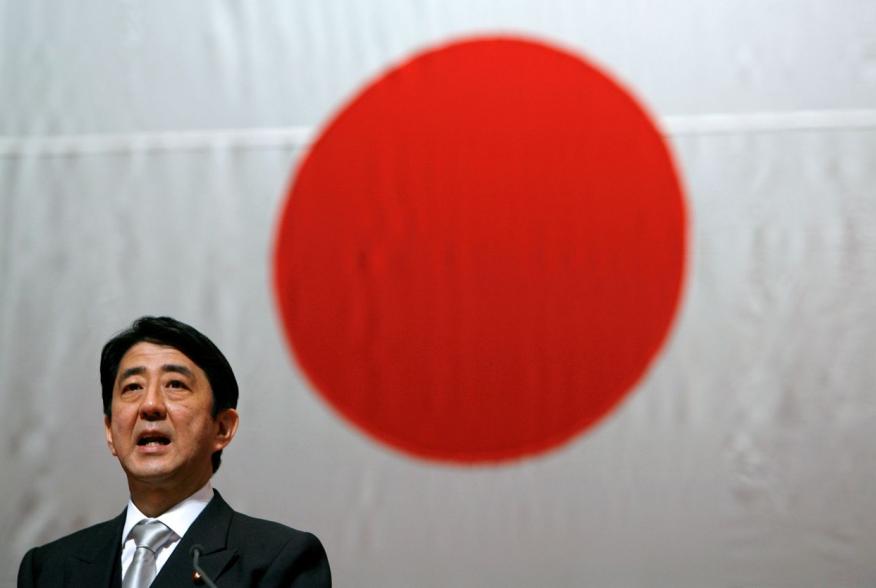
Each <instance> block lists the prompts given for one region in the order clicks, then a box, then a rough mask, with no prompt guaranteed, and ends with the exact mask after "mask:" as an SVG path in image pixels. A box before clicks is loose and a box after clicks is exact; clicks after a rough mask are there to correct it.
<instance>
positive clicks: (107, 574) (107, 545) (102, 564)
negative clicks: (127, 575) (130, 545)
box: [65, 510, 125, 588]
mask: <svg viewBox="0 0 876 588" xmlns="http://www.w3.org/2000/svg"><path fill="white" fill-rule="evenodd" d="M124 526H125V511H124V510H123V511H122V514H120V515H119V516H117V517H116V518H114V519H113V520H111V521H107V522H106V523H105V524H103V525H100V526H99V527H97V528H96V529H95V532H94V535H93V536H92V537H89V541H88V543H83V544H82V545H81V546H79V548H78V549H77V551H76V552H75V553H73V554H72V555H70V557H69V558H67V572H66V577H65V582H66V584H69V585H70V586H97V587H101V586H105V587H107V588H109V587H111V586H113V585H118V584H120V582H121V578H120V577H114V575H115V576H118V575H119V574H120V572H119V565H118V564H119V557H120V555H119V551H120V549H121V545H122V528H123V527H124Z"/></svg>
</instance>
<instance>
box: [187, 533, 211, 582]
mask: <svg viewBox="0 0 876 588" xmlns="http://www.w3.org/2000/svg"><path fill="white" fill-rule="evenodd" d="M202 551H204V546H203V545H200V544H198V543H195V544H194V545H192V546H191V547H190V548H189V555H190V556H191V557H192V568H193V569H194V571H193V572H192V582H194V583H195V584H206V585H207V586H209V587H210V588H217V586H216V584H214V583H213V580H211V579H210V576H208V575H207V572H205V571H204V570H202V569H201V566H199V565H198V559H199V558H200V557H201V552H202Z"/></svg>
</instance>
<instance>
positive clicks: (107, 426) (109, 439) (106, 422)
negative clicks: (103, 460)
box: [103, 415, 119, 457]
mask: <svg viewBox="0 0 876 588" xmlns="http://www.w3.org/2000/svg"><path fill="white" fill-rule="evenodd" d="M111 425H112V423H111V422H110V418H109V417H108V416H106V415H104V417H103V429H104V433H106V446H107V447H109V450H110V453H112V454H113V455H115V456H116V457H118V455H119V454H118V453H116V446H115V445H113V431H112V426H111Z"/></svg>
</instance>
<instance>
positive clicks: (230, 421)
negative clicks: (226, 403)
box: [213, 408, 240, 451]
mask: <svg viewBox="0 0 876 588" xmlns="http://www.w3.org/2000/svg"><path fill="white" fill-rule="evenodd" d="M239 420H240V416H239V415H238V414H237V411H236V410H234V409H233V408H226V409H225V410H223V411H222V412H220V413H219V414H218V415H216V425H217V428H216V440H215V442H214V445H213V451H219V450H220V449H225V448H226V447H227V446H228V444H229V443H231V440H232V439H234V435H235V434H236V433H237V423H238V421H239Z"/></svg>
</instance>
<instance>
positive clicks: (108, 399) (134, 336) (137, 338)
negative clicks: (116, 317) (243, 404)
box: [100, 316, 239, 473]
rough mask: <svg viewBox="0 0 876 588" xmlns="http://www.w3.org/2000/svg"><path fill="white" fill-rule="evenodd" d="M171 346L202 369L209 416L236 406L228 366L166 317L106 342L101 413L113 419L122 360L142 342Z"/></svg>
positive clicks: (202, 339)
mask: <svg viewBox="0 0 876 588" xmlns="http://www.w3.org/2000/svg"><path fill="white" fill-rule="evenodd" d="M144 341H145V342H147V343H154V344H156V345H165V346H167V347H173V348H174V349H176V350H177V351H180V352H181V353H183V354H184V355H185V356H186V357H188V358H189V359H191V360H192V361H193V362H194V363H195V365H197V366H198V367H199V368H201V369H202V370H204V373H205V374H207V380H208V381H209V382H210V389H211V390H212V391H213V410H212V416H213V418H216V415H218V414H219V413H220V412H221V411H223V410H225V409H226V408H235V407H237V397H238V395H239V391H238V388H237V379H236V378H235V377H234V372H233V371H232V370H231V364H229V363H228V360H227V359H225V356H224V355H222V352H221V351H219V348H218V347H216V345H215V344H214V343H213V342H212V341H210V339H208V338H207V336H206V335H204V334H203V333H201V332H200V331H198V330H197V329H195V328H194V327H191V326H189V325H187V324H185V323H183V322H180V321H178V320H176V319H173V318H170V317H167V316H159V317H154V316H144V317H141V318H138V319H137V320H135V321H134V322H133V323H132V324H131V326H130V327H129V328H127V329H125V330H124V331H122V332H120V333H119V334H117V335H116V336H115V337H113V338H112V339H110V340H109V341H107V344H106V345H104V346H103V351H102V352H101V354H100V387H101V393H102V396H103V414H104V415H106V416H107V417H108V418H112V400H113V386H114V385H115V382H116V376H117V375H118V371H119V364H120V363H121V362H122V357H123V356H124V355H125V353H127V352H128V350H129V349H130V348H131V347H133V346H134V345H136V344H137V343H141V342H144ZM221 461H222V450H221V449H220V450H219V451H216V452H215V453H213V456H212V463H213V472H214V473H215V472H216V470H218V469H219V464H220V463H221Z"/></svg>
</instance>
